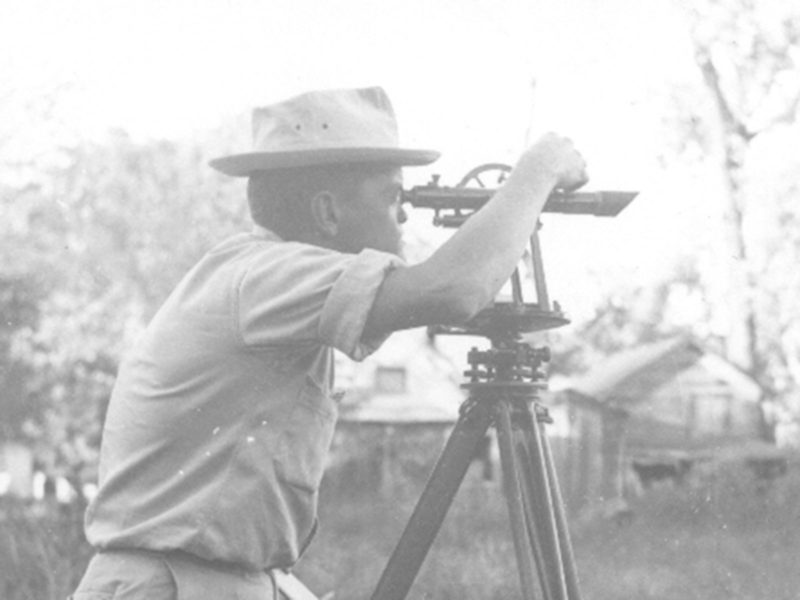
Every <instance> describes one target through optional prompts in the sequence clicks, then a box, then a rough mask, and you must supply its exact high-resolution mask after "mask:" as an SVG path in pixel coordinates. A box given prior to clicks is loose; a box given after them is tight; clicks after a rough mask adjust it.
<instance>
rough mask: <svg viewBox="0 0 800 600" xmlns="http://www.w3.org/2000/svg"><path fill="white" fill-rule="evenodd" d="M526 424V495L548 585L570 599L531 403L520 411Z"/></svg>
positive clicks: (522, 440)
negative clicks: (530, 506) (533, 514)
mask: <svg viewBox="0 0 800 600" xmlns="http://www.w3.org/2000/svg"><path fill="white" fill-rule="evenodd" d="M520 418H521V419H522V420H523V424H522V425H523V426H522V428H521V431H520V434H519V445H518V450H519V453H520V455H521V456H522V457H523V459H522V463H523V464H524V465H525V466H526V469H525V477H524V482H525V486H526V497H527V498H529V499H530V501H531V503H532V505H533V510H534V511H535V518H534V526H535V532H536V533H535V535H536V537H537V538H538V539H540V540H541V545H542V547H543V552H542V555H543V556H542V557H543V561H544V570H545V572H546V576H547V581H548V583H549V588H550V591H551V593H552V598H553V600H567V599H568V598H569V596H568V592H567V583H566V577H565V569H564V560H563V559H564V557H563V553H562V548H561V535H560V534H559V530H558V522H557V518H556V514H555V509H554V506H553V490H552V486H551V479H550V477H549V469H548V465H547V458H546V454H545V451H544V449H543V438H544V432H543V431H542V430H541V424H540V423H538V422H537V420H536V417H535V416H534V415H533V413H532V411H531V409H530V406H527V405H526V406H525V410H524V411H520Z"/></svg>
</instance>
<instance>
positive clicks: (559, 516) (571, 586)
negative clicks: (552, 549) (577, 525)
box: [538, 424, 581, 600]
mask: <svg viewBox="0 0 800 600" xmlns="http://www.w3.org/2000/svg"><path fill="white" fill-rule="evenodd" d="M538 426H539V427H541V424H538ZM540 438H541V441H542V449H543V450H544V459H545V464H546V465H547V478H548V480H549V482H550V489H551V490H552V496H553V511H554V512H555V518H556V526H557V529H558V538H559V541H560V544H561V553H562V563H563V565H564V577H565V579H566V582H567V593H568V596H567V597H568V598H569V600H581V592H580V588H579V586H578V571H577V569H576V567H575V555H574V553H573V551H572V541H571V540H570V536H569V527H568V525H567V516H566V510H565V509H564V501H563V499H562V497H561V489H560V487H559V485H558V477H557V476H556V468H555V465H554V463H553V455H552V453H551V451H550V442H549V441H548V439H547V436H545V435H541V436H540Z"/></svg>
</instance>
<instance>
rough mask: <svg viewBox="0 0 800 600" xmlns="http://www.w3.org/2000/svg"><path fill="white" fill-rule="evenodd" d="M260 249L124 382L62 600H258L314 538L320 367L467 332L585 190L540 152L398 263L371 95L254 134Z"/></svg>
mask: <svg viewBox="0 0 800 600" xmlns="http://www.w3.org/2000/svg"><path fill="white" fill-rule="evenodd" d="M253 129H254V146H255V148H254V150H253V151H252V152H249V153H244V154H237V155H234V156H228V157H223V158H220V159H217V160H215V161H212V166H214V167H215V168H217V169H218V170H220V171H222V172H223V173H225V174H228V175H232V176H241V177H245V176H246V177H249V185H248V200H249V204H250V208H251V213H252V216H253V220H254V221H255V223H256V225H255V229H254V230H253V231H252V232H251V233H247V234H241V235H238V236H235V237H233V238H231V239H228V240H226V241H224V242H222V243H221V244H220V245H219V246H217V247H216V248H214V249H213V250H211V251H210V252H209V253H208V254H207V255H206V256H205V257H204V258H203V259H202V260H201V261H200V262H199V264H198V265H197V266H196V267H195V268H194V269H193V270H192V271H190V272H189V273H188V274H187V275H186V277H185V278H184V279H183V280H182V281H181V283H180V284H179V285H178V287H177V288H176V290H175V291H174V292H173V294H172V295H171V296H170V297H169V299H168V300H167V301H166V303H165V304H164V306H163V307H162V308H161V310H160V311H159V313H158V314H157V315H156V316H155V318H154V319H153V321H152V323H151V324H150V325H149V327H148V329H147V332H146V333H145V335H144V336H143V339H142V340H141V341H140V342H139V344H138V345H137V347H136V348H135V349H134V351H133V352H132V353H131V355H130V356H128V357H127V358H126V359H125V361H123V364H122V365H121V368H120V372H119V376H118V379H117V382H116V385H115V388H114V392H113V394H112V398H111V402H110V405H109V410H108V415H107V418H106V423H105V429H104V434H103V443H102V452H101V461H100V486H99V491H98V494H97V496H96V498H95V499H94V501H93V502H92V504H91V505H90V507H89V509H88V511H87V515H86V526H87V537H88V539H89V541H90V542H91V543H92V544H93V545H94V546H95V547H96V548H97V549H98V553H97V555H96V556H95V558H94V559H93V560H92V563H91V564H90V565H89V568H88V570H87V573H86V575H85V576H84V580H83V582H82V583H81V586H80V588H79V590H78V592H76V594H75V596H74V597H75V599H76V600H88V599H89V598H92V599H97V598H131V599H132V598H148V599H160V598H165V599H166V598H170V599H171V598H214V599H215V600H218V599H224V598H251V597H252V598H267V597H271V596H270V594H276V593H277V592H276V591H275V589H274V586H273V579H272V577H271V573H274V572H275V570H276V569H288V568H290V567H291V566H292V565H293V564H294V563H295V562H296V561H297V559H298V557H299V556H300V555H301V554H302V552H303V550H304V549H305V547H306V546H307V544H308V542H309V541H310V540H311V538H312V536H313V534H314V531H315V528H316V503H317V492H318V488H319V484H320V480H321V477H322V469H323V464H324V459H325V454H326V453H327V450H328V446H329V443H330V440H331V436H332V433H333V426H334V422H335V416H336V406H335V404H334V403H333V401H332V400H331V399H330V398H329V391H330V388H331V384H332V376H333V371H332V348H336V349H339V350H341V351H342V352H344V353H346V354H347V355H349V356H350V357H352V358H353V359H356V360H360V359H363V358H364V357H365V356H367V355H368V354H369V353H370V352H372V351H374V350H375V349H376V348H378V346H379V345H380V344H381V342H382V341H383V340H384V339H385V338H386V337H387V336H388V335H389V334H390V333H392V332H393V331H396V330H399V329H404V328H409V327H417V326H422V325H429V324H437V323H438V324H461V323H464V322H465V321H467V320H469V319H470V317H472V316H473V315H475V314H476V313H477V312H478V311H479V310H480V309H481V308H483V307H484V306H485V305H486V304H487V303H489V302H490V301H491V300H492V298H494V296H495V294H496V293H497V292H498V290H499V289H500V287H501V286H502V285H503V283H504V282H505V281H506V280H507V279H508V278H509V276H510V274H511V272H512V271H513V269H514V267H515V265H516V263H517V261H518V259H519V257H520V256H521V255H522V253H523V249H524V247H525V244H526V242H527V240H528V238H529V236H530V234H531V233H532V231H533V229H534V227H535V223H536V219H537V217H538V215H539V213H540V211H541V209H542V206H543V205H544V202H545V200H546V199H547V197H548V195H549V194H550V193H551V191H552V190H553V189H554V188H556V187H562V188H573V187H576V186H578V185H581V184H582V183H583V182H584V181H585V179H586V177H585V168H584V167H585V165H584V162H583V159H582V158H581V157H580V155H579V154H578V153H577V152H576V151H575V150H574V149H573V147H572V145H571V144H570V142H569V141H567V140H564V139H562V138H560V137H558V136H555V135H548V136H545V137H544V138H543V139H542V140H540V141H539V142H537V143H536V144H534V145H533V146H532V147H531V148H530V149H529V150H527V151H526V152H525V153H524V154H523V155H522V157H521V158H520V159H519V162H518V164H517V166H516V167H515V169H514V170H513V172H512V173H511V175H510V176H509V178H508V180H507V182H506V184H505V185H504V186H503V188H502V189H501V190H500V191H498V192H497V194H496V195H495V197H494V198H493V199H492V200H491V201H490V202H488V203H487V204H486V205H485V206H484V208H483V209H481V211H480V212H479V213H477V214H476V215H475V216H473V217H472V218H470V220H469V221H468V222H467V223H466V224H465V225H463V226H462V227H461V228H460V229H459V230H458V231H457V232H456V233H455V234H454V235H453V236H452V238H450V240H449V241H448V242H447V243H445V244H444V245H443V246H441V247H440V248H439V249H438V250H437V251H436V252H435V253H434V254H433V255H432V256H431V257H430V258H429V259H428V260H426V261H424V262H423V263H420V264H417V265H413V266H409V265H406V264H405V263H404V262H403V260H402V259H401V258H400V257H399V254H400V225H401V224H402V223H403V221H404V220H405V214H404V213H403V209H402V207H401V206H400V198H401V190H402V175H401V168H402V167H404V166H413V165H424V164H428V163H431V162H433V161H434V160H435V159H436V158H437V157H438V153H436V152H432V151H429V150H414V149H405V148H400V147H399V145H398V140H397V129H396V123H395V118H394V114H393V111H392V108H391V105H390V103H389V100H388V98H387V96H386V94H385V93H384V92H383V90H381V89H380V88H370V89H360V90H333V91H322V92H312V93H308V94H304V95H301V96H298V97H295V98H291V99H289V100H287V101H285V102H281V103H279V104H276V105H272V106H268V107H266V108H262V109H257V110H256V111H254V115H253Z"/></svg>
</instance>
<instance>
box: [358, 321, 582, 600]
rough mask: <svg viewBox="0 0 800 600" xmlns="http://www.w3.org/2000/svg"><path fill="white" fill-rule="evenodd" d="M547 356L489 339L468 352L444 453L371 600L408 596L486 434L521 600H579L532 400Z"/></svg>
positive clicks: (539, 415) (508, 340) (541, 414)
mask: <svg viewBox="0 0 800 600" xmlns="http://www.w3.org/2000/svg"><path fill="white" fill-rule="evenodd" d="M548 359H549V352H548V350H547V348H538V349H537V348H532V347H531V346H529V345H528V344H525V343H523V342H520V341H517V340H516V339H515V338H514V336H510V335H509V336H502V337H500V338H493V339H492V347H491V348H490V349H489V350H487V351H479V350H477V349H475V348H473V349H472V350H471V351H470V353H469V355H468V360H469V364H470V369H469V370H468V371H467V372H466V373H465V375H467V377H469V379H470V381H469V382H468V383H466V384H464V387H465V388H466V389H467V390H469V396H468V398H467V400H466V401H465V402H464V404H463V405H462V407H461V413H460V416H459V418H458V421H457V422H456V426H455V428H454V429H453V432H452V433H451V435H450V437H449V438H448V441H447V443H446V444H445V447H444V450H443V451H442V454H441V455H440V457H439V460H438V461H437V463H436V466H435V467H434V470H433V472H432V474H431V476H430V479H429V480H428V483H427V485H426V487H425V489H424V491H423V492H422V495H421V496H420V499H419V501H418V503H417V506H416V508H415V509H414V512H413V513H412V515H411V518H410V520H409V522H408V524H407V525H406V528H405V530H404V532H403V534H402V536H401V538H400V541H399V542H398V544H397V546H396V548H395V550H394V553H393V554H392V556H391V558H390V559H389V562H388V564H387V566H386V569H385V570H384V572H383V574H382V576H381V578H380V581H379V582H378V586H377V588H376V589H375V592H374V593H373V595H372V599H373V600H402V599H403V598H405V597H406V595H407V594H408V591H409V589H410V587H411V585H412V584H413V582H414V579H415V577H416V575H417V573H418V572H419V569H420V567H421V566H422V563H423V561H424V560H425V556H426V555H427V553H428V550H429V549H430V547H431V545H432V544H433V541H434V538H435V537H436V534H437V533H438V531H439V528H440V526H441V524H442V522H443V520H444V518H445V516H446V514H447V511H448V509H449V507H450V505H451V503H452V500H453V497H454V496H455V494H456V492H457V491H458V488H459V486H460V485H461V482H462V481H463V479H464V476H465V474H466V471H467V468H468V467H469V465H470V463H471V462H472V459H473V456H474V455H475V451H476V449H477V447H478V445H479V443H480V441H481V440H482V439H483V437H484V436H485V435H486V432H487V431H488V429H489V428H490V427H492V426H494V427H495V429H496V430H497V438H498V444H499V448H500V462H501V465H502V471H503V483H504V493H505V497H506V502H507V504H508V511H509V517H510V521H511V531H512V534H513V538H514V550H515V553H516V558H517V566H518V568H519V576H520V583H521V586H522V592H523V597H524V598H525V599H526V600H527V599H529V598H536V597H537V595H536V591H535V590H536V583H537V580H538V583H539V587H540V588H541V593H542V594H541V597H542V598H544V600H579V599H580V592H579V591H578V580H577V574H576V570H575V561H574V558H573V554H572V546H571V542H570V538H569V533H568V531H567V522H566V517H565V514H564V506H563V502H562V500H561V495H560V491H559V487H558V482H557V480H556V472H555V468H554V465H553V458H552V455H551V453H550V447H549V445H548V442H547V438H546V436H545V434H544V424H545V423H547V422H550V418H549V416H548V413H547V409H546V408H545V407H544V406H542V405H541V404H540V403H539V402H538V398H537V392H538V390H540V389H542V388H543V387H545V385H544V383H543V382H542V379H543V378H544V375H543V374H542V372H541V366H542V363H544V362H546V361H547V360H548Z"/></svg>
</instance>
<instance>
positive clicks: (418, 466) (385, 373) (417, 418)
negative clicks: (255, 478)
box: [326, 329, 466, 495]
mask: <svg viewBox="0 0 800 600" xmlns="http://www.w3.org/2000/svg"><path fill="white" fill-rule="evenodd" d="M448 343H449V344H450V346H451V347H450V348H448V349H446V350H443V349H442V345H444V346H447V345H448ZM452 344H453V342H452V341H451V342H447V341H443V340H438V339H437V340H436V341H434V340H431V339H430V338H429V337H428V336H427V333H426V331H425V330H424V329H414V330H410V331H403V332H398V333H395V334H393V335H392V337H391V338H389V339H388V340H387V341H386V342H385V343H384V344H383V346H381V348H380V349H379V350H378V351H377V352H376V353H375V354H373V355H371V356H370V357H369V358H367V359H366V360H365V361H364V362H362V363H358V364H354V363H347V362H341V363H337V387H340V388H343V389H344V390H345V392H344V393H343V395H342V398H341V400H340V403H339V420H338V422H337V426H336V432H335V434H334V441H333V445H332V451H331V464H330V465H329V468H328V475H327V476H326V485H328V486H329V487H330V486H335V487H336V488H337V489H352V490H360V491H372V492H376V493H379V494H383V495H392V494H396V493H397V492H398V490H400V489H402V488H404V487H408V485H409V484H419V483H424V481H425V480H426V479H427V477H428V475H429V473H430V471H431V469H432V468H433V465H434V464H435V461H436V459H437V458H438V455H439V453H440V451H441V449H442V447H443V445H444V443H445V441H446V439H447V436H448V435H449V433H450V431H451V430H452V428H453V426H454V424H455V422H456V420H457V419H458V411H459V407H460V406H461V404H462V403H463V401H464V400H465V398H466V395H465V393H464V392H463V390H462V389H461V388H460V384H461V383H462V379H463V377H462V373H461V371H462V370H463V367H464V365H465V364H466V361H465V360H464V364H461V363H460V362H459V360H458V359H457V358H452V357H454V356H456V353H455V352H454V351H453V349H452ZM456 344H457V347H459V346H463V343H461V342H456ZM412 487H413V485H412Z"/></svg>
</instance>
